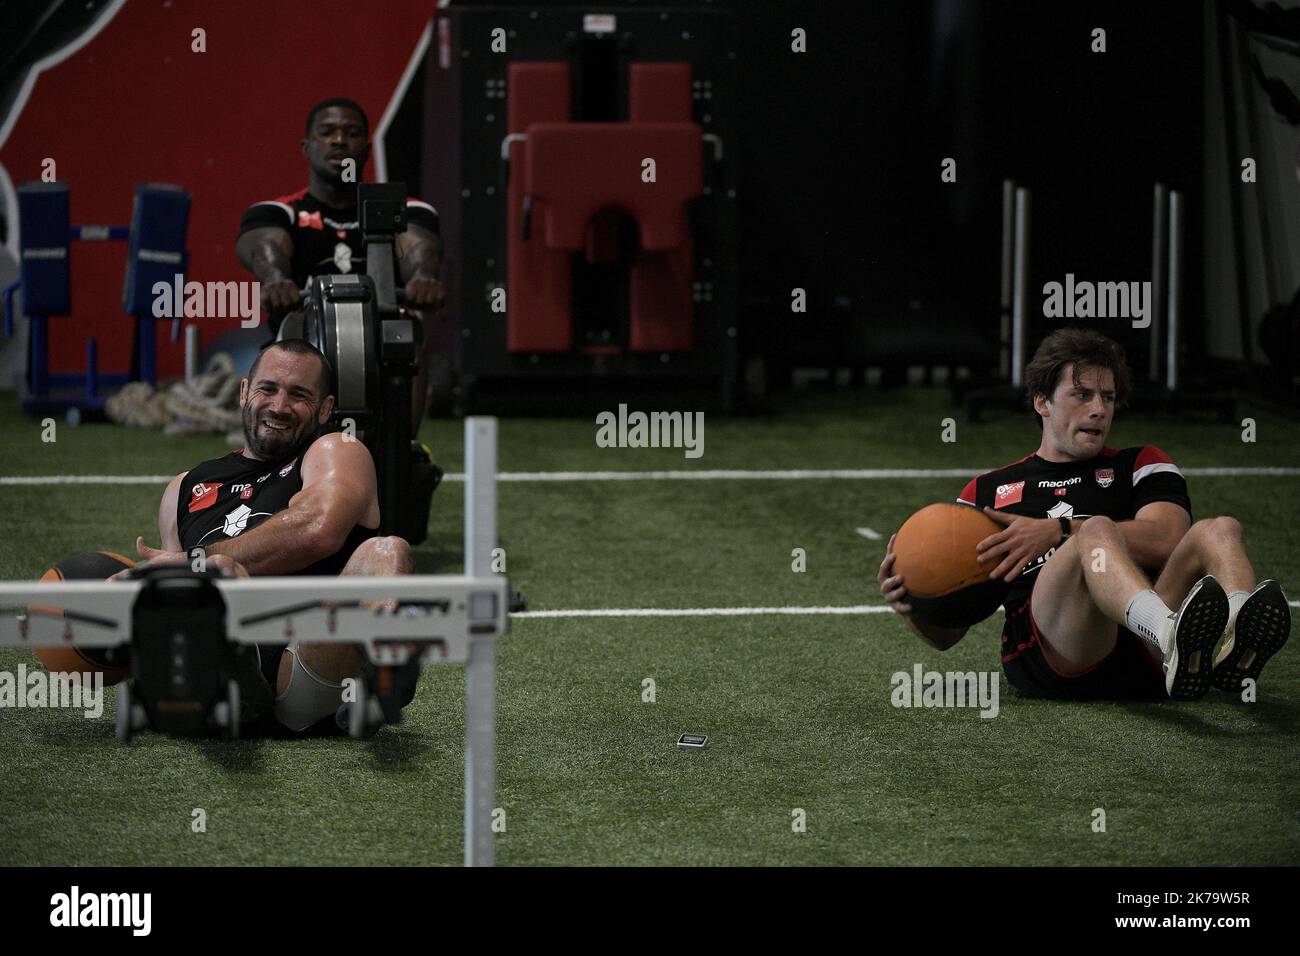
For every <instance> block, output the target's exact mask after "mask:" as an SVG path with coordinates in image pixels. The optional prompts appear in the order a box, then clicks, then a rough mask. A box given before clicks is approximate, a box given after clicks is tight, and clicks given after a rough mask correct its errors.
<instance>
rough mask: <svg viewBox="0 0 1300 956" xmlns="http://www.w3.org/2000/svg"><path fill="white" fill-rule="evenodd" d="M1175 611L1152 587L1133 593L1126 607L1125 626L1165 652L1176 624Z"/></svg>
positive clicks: (1162, 652)
mask: <svg viewBox="0 0 1300 956" xmlns="http://www.w3.org/2000/svg"><path fill="white" fill-rule="evenodd" d="M1173 617H1174V612H1173V611H1171V610H1170V609H1169V607H1168V605H1166V604H1165V602H1164V601H1162V600H1160V595H1158V594H1156V592H1155V591H1152V590H1151V589H1150V588H1146V589H1145V590H1142V591H1139V592H1138V593H1137V594H1135V595H1133V600H1131V601H1129V602H1128V607H1126V608H1124V626H1125V627H1127V628H1128V629H1129V630H1130V631H1132V632H1133V633H1134V634H1137V635H1138V636H1139V637H1142V638H1143V639H1145V640H1147V641H1150V642H1151V643H1152V644H1154V645H1155V646H1156V648H1158V649H1159V651H1160V653H1161V654H1164V653H1165V651H1166V649H1167V648H1168V646H1169V633H1170V631H1172V630H1173V626H1174V621H1173Z"/></svg>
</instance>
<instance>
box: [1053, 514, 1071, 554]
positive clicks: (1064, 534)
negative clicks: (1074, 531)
mask: <svg viewBox="0 0 1300 956" xmlns="http://www.w3.org/2000/svg"><path fill="white" fill-rule="evenodd" d="M1056 520H1057V521H1059V522H1060V523H1061V540H1060V541H1059V542H1058V543H1057V545H1056V546H1057V547H1058V548H1059V547H1060V546H1061V545H1063V544H1065V541H1066V539H1067V538H1069V537H1070V519H1069V518H1067V517H1066V516H1065V515H1061V517H1059V518H1057V519H1056Z"/></svg>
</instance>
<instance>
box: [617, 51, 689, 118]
mask: <svg viewBox="0 0 1300 956" xmlns="http://www.w3.org/2000/svg"><path fill="white" fill-rule="evenodd" d="M627 116H628V119H630V120H631V121H632V122H633V123H689V122H690V121H691V117H692V106H691V65H690V64H689V63H631V64H629V65H628V68H627Z"/></svg>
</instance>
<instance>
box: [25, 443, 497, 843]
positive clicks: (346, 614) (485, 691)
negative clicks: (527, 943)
mask: <svg viewBox="0 0 1300 956" xmlns="http://www.w3.org/2000/svg"><path fill="white" fill-rule="evenodd" d="M496 440H497V422H496V419H494V418H467V419H466V420H465V463H466V481H465V571H466V573H465V574H463V575H449V574H419V575H417V574H412V575H403V576H399V577H362V576H356V577H353V576H348V577H335V578H328V579H324V578H319V577H258V578H221V579H217V580H215V581H214V583H215V585H216V587H217V588H218V590H219V591H220V592H221V597H222V599H223V600H224V601H225V604H226V620H227V622H228V623H227V627H228V629H229V630H230V631H234V632H235V633H233V634H228V637H229V639H230V640H232V641H235V642H238V643H243V644H259V643H285V642H288V641H290V640H299V641H312V642H320V643H327V642H336V643H346V644H356V643H361V644H364V645H365V646H366V651H367V653H368V655H369V656H370V659H371V660H372V661H374V662H376V663H379V664H401V663H404V662H405V660H406V659H407V658H408V657H409V654H410V649H409V647H407V646H404V645H409V644H411V643H415V644H421V645H424V649H423V651H422V652H421V657H422V661H423V662H424V663H436V664H464V665H465V865H466V866H492V865H493V864H494V863H495V860H496V853H495V842H494V838H493V835H492V810H493V804H494V803H495V801H496V641H497V638H498V637H499V636H501V635H504V634H506V633H508V632H509V630H510V584H509V581H508V580H507V578H506V576H505V575H504V574H494V573H493V572H492V570H491V563H492V549H493V548H495V547H496V546H497V531H496ZM142 586H143V582H141V581H136V580H124V581H64V582H58V583H53V582H39V583H38V582H35V581H8V582H0V646H4V647H33V646H44V645H64V644H68V643H76V644H78V645H80V646H85V647H114V646H117V645H120V644H125V643H127V642H129V641H130V640H131V639H132V636H133V635H132V633H131V627H132V610H133V607H134V604H135V599H136V595H137V594H138V592H139V590H140V588H141V587H142ZM375 601H396V602H397V605H396V608H395V609H376V608H374V607H370V606H366V605H363V604H362V602H375ZM390 642H391V643H390Z"/></svg>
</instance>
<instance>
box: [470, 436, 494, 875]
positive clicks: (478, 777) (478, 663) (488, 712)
mask: <svg viewBox="0 0 1300 956" xmlns="http://www.w3.org/2000/svg"><path fill="white" fill-rule="evenodd" d="M465 471H466V474H465V573H466V574H469V575H473V576H475V577H490V576H491V575H492V550H493V549H494V548H496V547H497V495H496V477H497V420H496V419H495V418H466V419H465ZM496 666H497V646H496V637H495V635H492V634H485V635H475V636H474V638H473V640H472V641H471V642H470V647H469V660H468V661H467V662H466V664H465V865H466V866H492V865H493V864H495V863H496V842H495V837H494V836H493V834H492V811H493V809H494V808H493V804H494V803H495V802H496V762H497V755H496V710H497V699H496V695H497V688H496Z"/></svg>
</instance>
